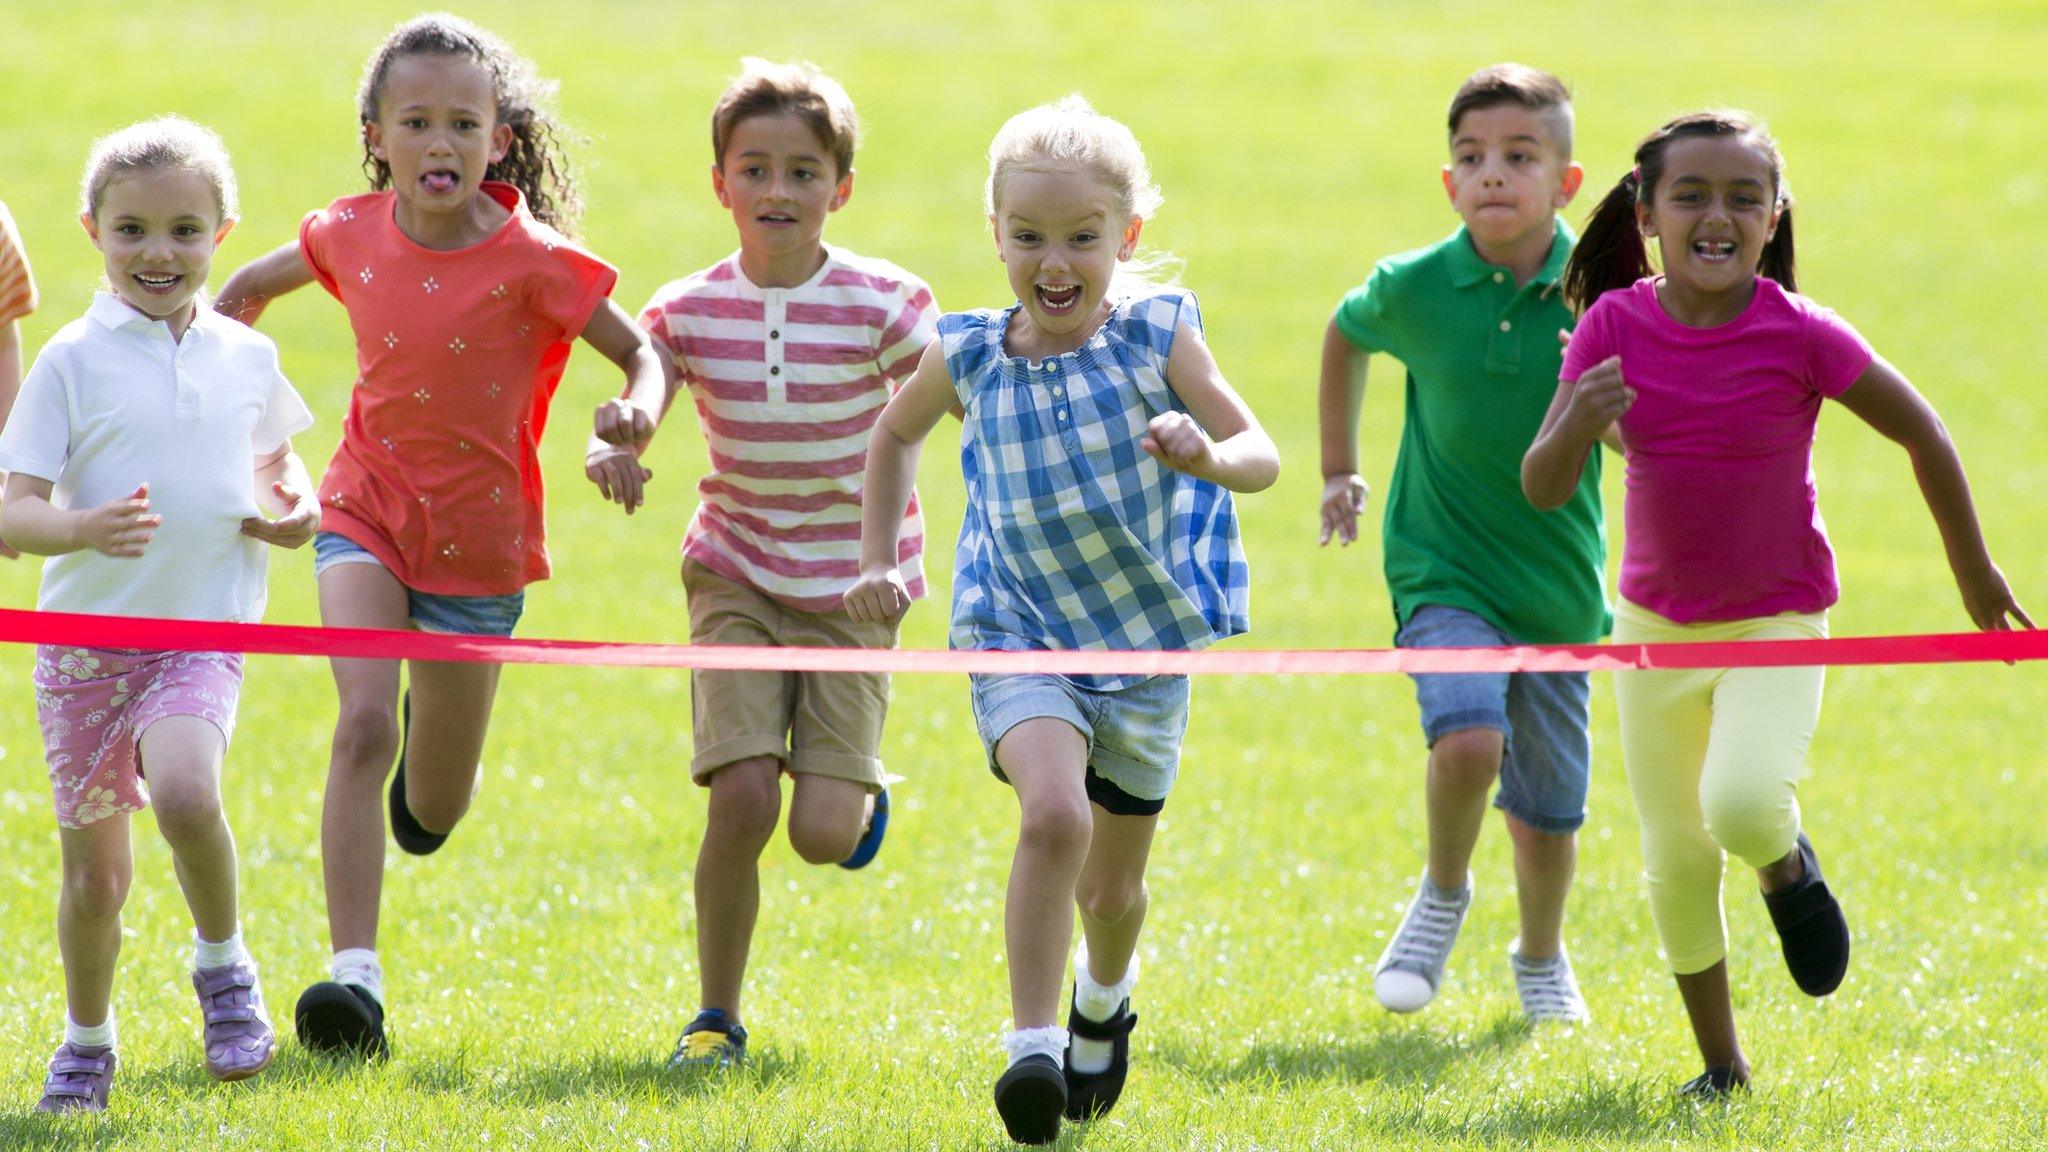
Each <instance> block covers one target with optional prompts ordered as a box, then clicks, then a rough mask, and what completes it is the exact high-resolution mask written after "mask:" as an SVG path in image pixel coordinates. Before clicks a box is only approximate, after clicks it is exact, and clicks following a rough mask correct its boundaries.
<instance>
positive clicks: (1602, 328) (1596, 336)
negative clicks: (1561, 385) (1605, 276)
mask: <svg viewBox="0 0 2048 1152" xmlns="http://www.w3.org/2000/svg"><path fill="white" fill-rule="evenodd" d="M1618 298H1619V294H1618V293H1613V292H1610V293H1608V294H1606V295H1604V296H1602V297H1600V298H1599V299H1598V300H1595V301H1593V306H1592V307H1591V308H1588V309H1586V314H1585V315H1584V316H1582V317H1580V318H1579V323H1578V326H1577V327H1575V328H1573V329H1572V340H1571V343H1570V345H1568V346H1567V347H1566V348H1565V350H1564V366H1563V367H1562V368H1560V369H1558V373H1557V376H1558V379H1560V380H1570V381H1573V382H1575V383H1576V382H1577V381H1578V378H1579V377H1580V375H1582V374H1583V373H1584V372H1585V371H1586V370H1587V369H1588V368H1591V367H1592V366H1593V365H1595V364H1598V363H1600V362H1601V361H1602V360H1605V359H1607V358H1608V357H1609V356H1612V355H1614V354H1615V353H1616V352H1618V351H1619V349H1618V348H1616V347H1615V340H1614V321H1615V313H1616V312H1617V311H1619V307H1618V305H1617V304H1616V303H1615V301H1616V300H1617V299H1618Z"/></svg>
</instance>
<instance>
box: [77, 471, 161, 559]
mask: <svg viewBox="0 0 2048 1152" xmlns="http://www.w3.org/2000/svg"><path fill="white" fill-rule="evenodd" d="M163 522H164V518H163V517H161V516H158V515H155V514H153V513H151V512H150V510H149V485H148V484H138V485H136V486H135V491H133V492H131V493H129V494H128V495H126V496H123V497H121V498H120V499H119V500H109V501H107V502H106V503H105V504H102V505H100V506H99V507H97V508H94V509H91V510H90V511H88V512H86V514H85V518H84V520H83V521H82V522H81V523H80V525H79V535H80V537H81V538H82V539H83V541H84V542H85V545H86V547H88V548H91V549H92V550H93V551H95V552H103V553H105V554H106V555H108V556H140V555H142V550H143V549H144V548H146V547H148V546H149V540H150V537H152V536H154V535H156V529H157V525H159V524H162V523H163Z"/></svg>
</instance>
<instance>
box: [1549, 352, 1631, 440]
mask: <svg viewBox="0 0 2048 1152" xmlns="http://www.w3.org/2000/svg"><path fill="white" fill-rule="evenodd" d="M1635 402H1636V390H1635V389H1633V388H1631V387H1629V386H1628V383H1627V381H1625V380H1623V379H1622V378H1621V357H1619V356H1609V357H1608V358H1607V359H1605V360H1602V361H1601V362H1599V363H1598V364H1595V365H1593V366H1592V367H1591V368H1588V369H1586V371H1585V372H1584V373H1582V374H1581V375H1580V376H1579V382H1578V383H1577V384H1574V385H1572V398H1571V400H1570V401H1569V402H1567V403H1566V405H1565V410H1564V419H1565V421H1566V422H1567V423H1569V424H1570V425H1571V426H1572V427H1573V428H1574V429H1576V430H1577V431H1578V433H1579V434H1580V435H1581V436H1583V437H1585V438H1586V439H1587V440H1593V439H1596V438H1598V437H1599V435H1600V434H1601V433H1602V432H1605V431H1607V429H1608V428H1609V427H1610V426H1612V425H1613V423H1614V422H1615V421H1616V420H1619V419H1621V415H1622V413H1624V412H1627V411H1628V409H1629V406H1630V405H1631V404H1634V403H1635Z"/></svg>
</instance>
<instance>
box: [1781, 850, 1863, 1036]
mask: <svg viewBox="0 0 2048 1152" xmlns="http://www.w3.org/2000/svg"><path fill="white" fill-rule="evenodd" d="M1796 851H1798V853H1799V857H1800V860H1801V861H1802V862H1803V863H1804V864H1805V865H1806V874H1805V875H1804V876H1802V877H1800V878H1799V882H1798V883H1796V884H1794V885H1792V886H1791V887H1790V888H1786V889H1784V890H1782V891H1778V892H1766V893H1764V907H1766V908H1768V909H1770V913H1771V925H1772V927H1775V928H1776V929H1777V930H1778V942H1779V943H1780V944H1781V945H1782V946H1783V948H1784V950H1785V967H1786V968H1788V969H1790V970H1791V972H1792V981H1793V983H1795V984H1797V985H1799V990H1800V991H1801V992H1804V993H1806V994H1807V995H1808V996H1825V995H1827V994H1828V993H1830V992H1833V991H1834V990H1835V989H1836V988H1839V987H1841V984H1842V977H1844V976H1846V975H1847V974H1848V972H1849V921H1848V919H1847V918H1846V917H1844V916H1843V915H1842V905H1841V904H1840V903H1839V902H1838V901H1836V899H1835V894H1834V893H1832V892H1830V891H1828V884H1827V881H1826V880H1825V879H1823V878H1822V876H1821V874H1820V861H1819V859H1817V858H1816V857H1815V856H1814V854H1813V844H1812V842H1811V841H1809V840H1807V838H1806V833H1804V832H1801V833H1800V834H1799V845H1798V848H1797V849H1796Z"/></svg>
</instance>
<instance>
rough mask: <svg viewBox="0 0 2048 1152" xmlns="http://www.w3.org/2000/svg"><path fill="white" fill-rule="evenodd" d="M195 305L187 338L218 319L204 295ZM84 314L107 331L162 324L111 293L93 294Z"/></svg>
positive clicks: (186, 331) (186, 332) (203, 329)
mask: <svg viewBox="0 0 2048 1152" xmlns="http://www.w3.org/2000/svg"><path fill="white" fill-rule="evenodd" d="M195 303H196V304H197V305H198V307H197V308H195V309H193V311H192V323H191V325H190V326H188V327H187V328H186V329H185V334H186V335H187V336H190V335H192V334H193V333H195V332H203V331H205V330H206V329H207V328H209V327H211V326H212V325H213V322H214V321H215V320H216V319H219V318H220V317H219V316H217V314H216V313H215V312H214V310H213V309H212V308H210V307H208V306H207V305H208V300H207V298H206V297H205V296H204V295H201V296H200V297H199V298H198V299H197V300H196V301H195ZM85 314H86V316H87V318H89V319H91V320H92V321H93V322H94V323H96V324H98V325H99V326H100V327H102V328H105V329H107V330H108V331H119V330H121V329H123V328H127V327H131V326H134V325H141V326H143V327H154V326H156V325H158V324H162V323H163V321H161V320H158V319H156V318H155V317H153V316H145V315H143V314H142V313H141V312H140V311H138V310H137V309H136V308H135V306H134V305H132V304H129V303H128V302H127V301H125V300H123V299H121V297H120V296H119V295H117V294H115V293H113V292H95V293H93V294H92V304H91V306H90V307H88V308H87V309H86V310H85Z"/></svg>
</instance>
